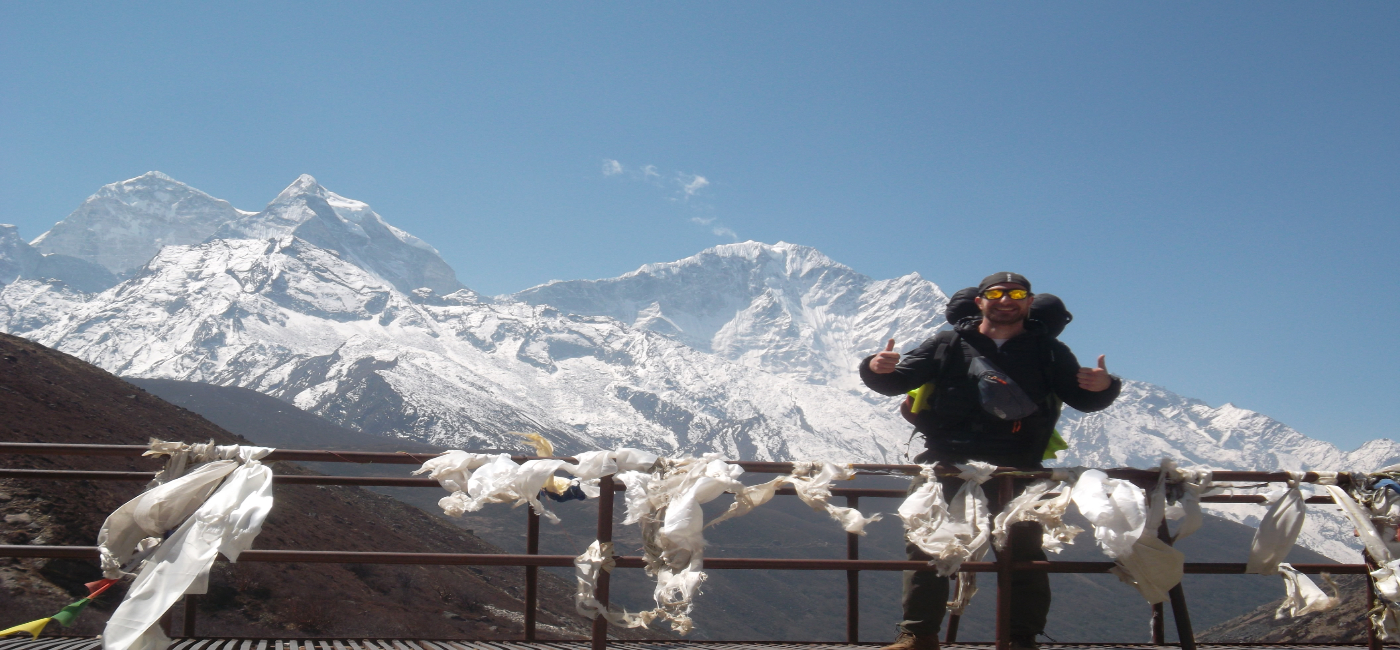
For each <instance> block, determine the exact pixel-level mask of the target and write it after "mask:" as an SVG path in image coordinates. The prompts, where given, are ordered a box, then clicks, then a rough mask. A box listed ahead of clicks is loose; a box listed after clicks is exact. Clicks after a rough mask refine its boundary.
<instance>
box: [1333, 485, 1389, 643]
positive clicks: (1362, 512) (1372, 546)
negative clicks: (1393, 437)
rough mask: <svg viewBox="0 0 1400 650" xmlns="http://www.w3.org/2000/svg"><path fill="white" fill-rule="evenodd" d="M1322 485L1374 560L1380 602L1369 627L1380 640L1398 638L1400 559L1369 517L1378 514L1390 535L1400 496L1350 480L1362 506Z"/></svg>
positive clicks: (1337, 489) (1377, 593)
mask: <svg viewBox="0 0 1400 650" xmlns="http://www.w3.org/2000/svg"><path fill="white" fill-rule="evenodd" d="M1379 471H1380V472H1387V473H1388V472H1395V471H1400V465H1397V466H1391V467H1386V468H1383V469H1381V470H1379ZM1325 487H1326V489H1327V493H1328V494H1330V495H1332V499H1333V500H1334V501H1336V502H1337V505H1338V506H1341V508H1342V512H1344V513H1346V516H1347V518H1348V519H1350V520H1351V523H1352V525H1353V526H1356V532H1357V534H1358V535H1359V536H1360V537H1361V543H1362V544H1363V545H1365V547H1366V553H1367V554H1369V555H1370V556H1371V561H1372V562H1375V563H1376V569H1375V570H1373V571H1371V578H1372V580H1373V581H1374V585H1375V592H1376V595H1377V596H1378V597H1379V600H1380V602H1379V603H1378V604H1377V607H1376V608H1375V609H1372V610H1371V612H1370V618H1371V627H1372V628H1373V629H1374V630H1375V631H1376V633H1377V634H1378V635H1380V637H1381V638H1382V639H1383V640H1386V641H1400V559H1397V558H1396V557H1395V553H1394V552H1393V551H1392V548H1391V545H1390V544H1388V543H1387V542H1386V538H1384V537H1382V536H1381V534H1380V532H1379V531H1377V530H1376V525H1375V522H1374V521H1373V520H1372V518H1373V516H1374V515H1376V514H1379V515H1380V517H1379V518H1380V519H1381V521H1382V524H1383V525H1384V526H1385V527H1386V528H1387V529H1388V530H1389V531H1391V535H1393V534H1394V533H1393V531H1394V526H1395V522H1394V517H1395V510H1396V508H1397V504H1400V499H1397V498H1396V496H1395V495H1394V494H1393V493H1392V494H1385V493H1386V492H1390V490H1389V489H1386V488H1381V489H1379V490H1377V492H1380V494H1376V493H1372V494H1370V495H1367V494H1365V493H1364V492H1363V491H1362V490H1359V489H1356V487H1355V482H1354V481H1353V490H1354V491H1356V492H1357V494H1358V496H1362V497H1363V498H1364V499H1365V500H1366V501H1367V502H1368V503H1367V506H1362V505H1361V504H1359V503H1357V502H1356V501H1355V500H1354V499H1352V497H1351V495H1349V494H1347V491H1346V490H1343V489H1342V488H1340V487H1338V486H1336V485H1327V486H1325ZM1368 497H1369V498H1368ZM1392 539H1393V537H1392Z"/></svg>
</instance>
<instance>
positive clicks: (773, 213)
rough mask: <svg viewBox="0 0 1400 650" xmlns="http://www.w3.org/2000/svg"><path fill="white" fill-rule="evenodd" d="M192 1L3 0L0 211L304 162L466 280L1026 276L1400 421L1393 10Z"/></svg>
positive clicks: (1368, 6) (263, 184) (1293, 409)
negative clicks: (719, 267) (721, 247)
mask: <svg viewBox="0 0 1400 650" xmlns="http://www.w3.org/2000/svg"><path fill="white" fill-rule="evenodd" d="M212 5H213V3H169V4H161V3H139V4H123V5H110V6H106V5H95V4H74V5H65V4H61V3H13V2H12V3H4V4H3V5H0V222H9V223H15V224H18V225H19V226H20V230H21V233H22V234H23V235H24V236H26V237H30V238H32V237H35V236H37V235H38V234H39V233H41V232H43V231H44V230H46V229H47V228H48V226H49V225H51V224H52V223H53V222H55V221H57V220H59V219H62V218H63V217H64V216H65V215H66V214H67V213H68V212H70V211H72V210H73V209H74V208H75V207H77V205H78V204H79V203H81V202H82V200H83V199H84V198H85V197H87V196H88V195H89V194H91V193H92V192H93V191H95V190H96V189H97V188H98V187H99V186H101V185H103V184H105V183H110V182H114V181H119V180H123V179H126V178H130V177H133V176H136V175H139V174H141V173H143V172H146V171H148V170H153V169H154V170H160V171H163V172H166V173H168V174H170V175H171V176H174V177H175V178H177V179H180V180H182V181H185V182H187V183H189V184H191V185H193V186H195V187H198V188H200V189H202V190H205V191H207V192H209V193H210V194H213V195H214V196H218V197H221V198H225V199H228V200H230V201H232V202H233V203H234V205H236V206H238V207H240V208H243V209H251V210H256V209H259V208H261V207H262V206H263V205H264V204H266V202H267V201H269V200H271V199H272V197H273V196H275V195H276V194H277V192H278V191H280V190H281V189H282V188H283V187H284V186H286V185H287V184H288V183H290V182H291V181H292V180H293V179H295V178H296V176H297V175H298V174H301V173H309V174H312V175H314V176H316V177H317V178H318V179H319V180H320V181H321V182H322V184H324V185H325V186H327V187H329V188H330V189H332V190H333V191H336V192H338V193H341V194H344V195H346V196H350V197H353V198H358V199H361V200H364V201H367V202H369V203H370V204H371V205H372V206H374V208H375V209H376V210H377V211H378V212H379V213H380V214H382V215H384V216H385V218H386V219H388V220H389V221H391V222H392V223H394V224H396V225H398V226H400V227H403V228H404V229H406V230H409V231H410V232H413V233H414V234H416V235H419V236H420V237H423V238H424V239H426V240H427V241H429V242H430V243H432V244H434V245H435V246H437V247H438V248H439V249H440V250H441V251H442V253H443V255H444V257H445V258H446V259H447V260H448V262H449V263H451V264H452V265H453V267H454V268H456V269H457V272H458V275H459V277H460V278H461V279H462V280H463V282H465V283H466V284H467V285H468V286H471V287H473V288H475V289H477V290H479V291H482V292H484V293H490V294H496V293H505V292H511V291H516V290H519V289H523V288H525V287H528V286H532V285H534V284H538V283H541V282H544V281H547V280H550V279H571V278H594V277H608V276H614V275H618V274H620V273H623V272H626V271H628V270H632V269H634V268H636V267H637V266H640V265H641V264H644V263H647V262H656V261H667V260H672V259H678V258H681V257H685V256H687V255H691V254H694V253H696V252H698V251H700V250H701V249H704V248H706V247H709V246H712V245H715V244H719V243H724V242H727V241H732V240H734V239H735V238H737V239H739V240H746V239H754V240H759V241H766V242H776V241H779V240H785V241H790V242H796V243H801V244H806V245H810V246H814V247H816V248H818V249H820V250H822V251H823V252H825V253H827V254H828V255H830V256H831V257H833V258H835V259H837V260H838V261H841V262H844V263H846V264H848V265H850V266H852V267H854V268H856V269H857V270H859V271H861V272H863V273H866V274H868V275H871V276H874V277H877V278H885V277H894V276H898V275H903V274H905V273H909V272H911V271H917V272H919V273H920V274H922V275H923V276H925V277H927V278H929V279H931V280H933V281H935V282H937V283H939V284H940V285H941V286H943V287H944V288H945V289H946V290H947V291H948V292H949V293H951V292H952V291H953V290H955V289H957V288H959V287H961V286H964V285H967V284H972V283H975V282H976V280H977V279H979V278H981V277H982V276H983V275H985V274H987V273H989V272H992V271H996V270H1017V271H1020V272H1022V273H1025V274H1026V275H1027V276H1029V277H1030V278H1031V279H1032V281H1033V282H1034V283H1035V285H1036V287H1035V288H1036V289H1038V290H1040V291H1050V292H1054V293H1057V294H1060V295H1061V296H1063V297H1064V298H1065V300H1066V301H1067V303H1068V304H1069V306H1070V308H1071V309H1072V311H1074V312H1075V314H1076V320H1075V323H1074V324H1073V325H1072V326H1071V328H1070V330H1069V331H1067V332H1066V333H1065V335H1064V338H1065V339H1066V340H1067V342H1069V343H1070V344H1071V346H1073V347H1074V348H1075V349H1076V351H1077V352H1078V353H1079V355H1080V356H1081V357H1086V358H1092V356H1093V355H1096V354H1099V353H1106V354H1108V362H1109V368H1110V369H1111V370H1113V371H1115V372H1119V373H1122V374H1124V375H1126V376H1128V377H1132V378H1135V379H1141V380H1145V381H1150V382H1153V383H1157V384H1161V385H1163V386H1166V387H1167V388H1170V389H1172V390H1175V391H1177V392H1180V393H1182V394H1185V395H1190V396H1193V397H1198V398H1201V399H1203V400H1205V401H1207V402H1209V403H1210V404H1212V405H1220V404H1222V403H1225V402H1233V403H1235V404H1237V405H1239V406H1242V407H1245V408H1250V409H1255V410H1258V411H1261V412H1263V413H1266V414H1268V415H1271V416H1273V417H1275V418H1278V419H1280V420H1282V421H1284V422H1285V423H1287V424H1289V425H1291V426H1294V427H1296V428H1298V429H1299V430H1301V431H1303V432H1304V433H1306V434H1308V435H1311V436H1314V437H1319V438H1322V439H1326V440H1330V441H1333V442H1335V443H1337V444H1339V445H1341V446H1343V447H1348V448H1350V447H1354V446H1355V445H1357V444H1359V443H1360V442H1362V441H1363V440H1366V439H1369V438H1374V437H1391V438H1395V437H1397V436H1400V430H1397V429H1400V427H1397V424H1396V421H1395V419H1394V417H1393V414H1394V411H1395V409H1394V404H1396V403H1397V398H1396V397H1395V395H1394V393H1395V392H1396V391H1397V389H1400V354H1397V352H1396V350H1395V346H1394V345H1392V344H1391V340H1390V337H1391V336H1393V335H1394V334H1395V333H1396V322H1397V316H1400V309H1397V304H1400V298H1397V296H1396V294H1397V290H1398V289H1400V286H1398V285H1400V282H1397V273H1400V264H1397V261H1396V260H1397V256H1396V254H1395V252H1394V248H1395V246H1396V243H1397V235H1400V226H1397V216H1400V215H1397V212H1400V189H1397V187H1398V186H1400V185H1398V184H1397V181H1400V38H1397V36H1396V35H1397V34H1400V3H1395V2H1348V3H1293V2H1268V3H1263V2H1234V3H1190V2H1176V3H1156V4H1149V3H1122V2H1102V3H1099V2H1061V3H1022V2H1011V3H958V4H935V3H928V2H919V3H902V4H901V3H841V4H837V3H738V2H711V3H622V2H614V3H607V4H602V3H590V4H585V3H531V4H526V3H489V4H488V3H472V4H469V3H442V4H422V3H378V4H369V3H350V2H336V3H325V4H314V3H286V2H278V3H237V4H232V3H231V4H230V5H229V6H225V7H218V6H212ZM609 161H616V166H613V163H611V162H609ZM619 169H620V173H610V172H619ZM698 179H703V182H701V181H700V180H698ZM909 343H910V344H912V343H913V342H909Z"/></svg>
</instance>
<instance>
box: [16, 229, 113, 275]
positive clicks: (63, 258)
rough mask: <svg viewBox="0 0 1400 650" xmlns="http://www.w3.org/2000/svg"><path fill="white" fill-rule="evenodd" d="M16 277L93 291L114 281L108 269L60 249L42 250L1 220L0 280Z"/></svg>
mask: <svg viewBox="0 0 1400 650" xmlns="http://www.w3.org/2000/svg"><path fill="white" fill-rule="evenodd" d="M19 278H28V279H32V280H57V281H60V282H63V283H64V284H66V285H67V286H69V287H71V288H74V289H77V290H78V291H87V292H96V291H101V290H103V289H106V288H107V287H110V286H112V285H114V284H116V283H117V278H116V276H114V275H112V274H111V273H110V272H108V271H107V269H105V268H102V267H101V266H98V265H96V264H93V263H92V262H89V261H87V260H82V259H78V258H76V257H72V256H69V255H63V254H61V253H41V252H39V249H37V248H34V247H33V246H31V245H29V244H26V243H25V242H24V240H23V239H20V236H19V228H16V227H15V226H13V225H10V224H7V223H0V284H7V283H10V282H14V281H15V280H17V279H19Z"/></svg>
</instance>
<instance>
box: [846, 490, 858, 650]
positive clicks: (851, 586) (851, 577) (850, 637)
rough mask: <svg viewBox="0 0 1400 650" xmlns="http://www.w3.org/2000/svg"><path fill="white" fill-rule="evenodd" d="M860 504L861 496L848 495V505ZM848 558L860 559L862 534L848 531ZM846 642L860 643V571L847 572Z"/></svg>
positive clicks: (853, 506)
mask: <svg viewBox="0 0 1400 650" xmlns="http://www.w3.org/2000/svg"><path fill="white" fill-rule="evenodd" d="M859 506H860V497H858V496H854V495H851V496H847V497H846V507H847V508H857V507H859ZM846 559H847V560H859V559H860V535H857V534H855V533H846ZM846 643H851V644H855V643H860V571H858V570H856V569H852V570H850V571H847V572H846Z"/></svg>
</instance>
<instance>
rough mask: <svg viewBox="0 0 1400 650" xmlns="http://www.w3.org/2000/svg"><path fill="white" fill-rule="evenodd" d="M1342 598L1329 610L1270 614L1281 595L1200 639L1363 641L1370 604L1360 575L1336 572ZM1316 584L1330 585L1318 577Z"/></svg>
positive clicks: (1212, 640)
mask: <svg viewBox="0 0 1400 650" xmlns="http://www.w3.org/2000/svg"><path fill="white" fill-rule="evenodd" d="M1333 579H1334V580H1335V581H1336V583H1337V586H1338V595H1339V596H1341V599H1342V602H1341V604H1340V605H1338V606H1337V607H1336V608H1334V609H1332V611H1328V612H1319V613H1316V614H1305V615H1303V616H1299V617H1298V618H1282V619H1276V618H1274V612H1275V611H1276V610H1277V609H1278V606H1279V605H1280V604H1282V603H1283V599H1281V598H1280V599H1279V600H1276V601H1274V602H1272V603H1269V604H1267V605H1263V606H1261V607H1260V608H1259V609H1256V610H1254V611H1252V612H1250V613H1248V614H1245V615H1243V616H1240V617H1237V618H1233V619H1230V620H1228V621H1225V622H1224V623H1221V624H1219V625H1217V626H1215V627H1212V628H1210V629H1208V630H1206V631H1205V632H1202V633H1201V636H1200V640H1201V641H1204V642H1214V643H1299V644H1323V643H1365V642H1366V626H1367V621H1366V610H1367V609H1368V608H1369V607H1370V603H1369V602H1368V599H1367V596H1368V594H1367V593H1366V591H1367V586H1366V578H1365V577H1364V576H1356V575H1351V576H1336V577H1335V578H1333ZM1317 582H1318V586H1320V587H1322V588H1323V589H1324V590H1327V591H1329V592H1330V590H1331V588H1330V587H1328V586H1326V585H1324V584H1323V583H1322V581H1320V580H1318V581H1317Z"/></svg>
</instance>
